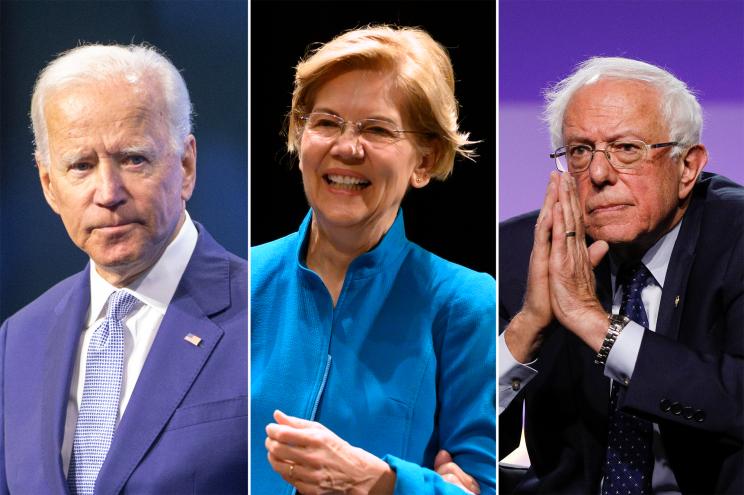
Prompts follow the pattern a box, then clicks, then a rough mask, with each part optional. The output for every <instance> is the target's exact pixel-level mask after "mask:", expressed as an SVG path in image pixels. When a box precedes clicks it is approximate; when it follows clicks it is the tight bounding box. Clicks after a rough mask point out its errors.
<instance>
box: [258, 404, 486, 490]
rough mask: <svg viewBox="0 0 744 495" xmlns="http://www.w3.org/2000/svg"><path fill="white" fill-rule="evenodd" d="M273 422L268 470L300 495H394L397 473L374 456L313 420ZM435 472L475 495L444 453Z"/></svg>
mask: <svg viewBox="0 0 744 495" xmlns="http://www.w3.org/2000/svg"><path fill="white" fill-rule="evenodd" d="M274 420H275V421H276V423H270V424H268V425H267V426H266V441H265V445H266V449H267V450H268V458H269V463H271V467H272V468H273V469H274V471H276V472H277V473H279V475H280V476H281V477H282V478H284V480H285V481H287V482H288V483H290V484H292V485H294V486H295V487H296V488H297V491H298V492H299V493H301V494H303V495H320V494H339V493H343V494H359V495H362V494H363V495H367V494H380V495H382V494H392V493H393V489H394V487H395V473H394V471H393V470H392V469H391V468H390V466H389V465H388V464H387V463H386V462H384V461H383V460H382V459H380V458H378V457H376V456H375V455H373V454H371V453H369V452H367V451H365V450H363V449H360V448H358V447H354V446H352V445H350V444H349V443H348V442H346V441H345V440H343V439H342V438H340V437H339V436H338V435H336V434H335V433H333V432H332V431H331V430H329V429H328V428H326V427H325V426H323V425H322V424H320V423H317V422H315V421H308V420H305V419H301V418H296V417H293V416H288V415H286V414H284V413H282V412H281V411H275V412H274ZM434 467H435V469H436V471H437V472H438V473H439V474H440V475H442V477H443V478H444V479H445V480H446V481H448V482H450V483H452V484H455V485H457V486H459V487H460V488H462V489H464V490H465V491H466V492H467V493H476V494H477V493H479V492H480V490H479V488H478V483H476V482H475V480H474V479H473V478H472V477H470V476H468V475H467V474H465V473H464V472H463V471H462V469H460V467H459V466H457V464H455V463H454V462H453V461H452V458H451V457H450V456H449V454H448V453H447V452H446V451H440V452H439V454H438V455H437V458H436V460H435V466H434Z"/></svg>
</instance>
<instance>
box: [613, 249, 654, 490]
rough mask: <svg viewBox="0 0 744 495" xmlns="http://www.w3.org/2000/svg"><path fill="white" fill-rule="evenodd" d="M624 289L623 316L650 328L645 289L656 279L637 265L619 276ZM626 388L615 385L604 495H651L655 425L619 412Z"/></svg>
mask: <svg viewBox="0 0 744 495" xmlns="http://www.w3.org/2000/svg"><path fill="white" fill-rule="evenodd" d="M618 282H619V283H621V284H622V285H623V300H622V304H621V306H620V313H622V314H624V315H626V316H627V317H628V318H630V319H631V320H633V321H634V322H636V323H638V324H639V325H641V326H642V327H644V328H648V317H647V316H646V309H645V308H644V307H643V300H642V299H641V292H642V291H643V288H644V287H646V286H648V285H650V284H653V283H655V281H654V276H653V275H651V272H649V271H648V269H647V268H646V267H645V266H644V265H643V263H638V264H636V265H632V266H630V267H624V268H623V269H622V270H621V273H619V274H618ZM623 389H624V387H622V386H621V385H618V384H617V382H613V383H612V393H611V394H610V408H609V436H608V442H607V459H606V462H605V478H604V482H603V484H602V495H641V494H642V495H647V494H651V493H652V488H651V478H652V476H653V471H654V455H653V451H652V443H653V424H652V423H651V421H648V420H646V419H643V418H639V417H638V416H636V415H634V414H631V413H626V412H623V411H621V410H620V409H618V408H617V405H618V402H619V396H620V394H623V393H625V390H623Z"/></svg>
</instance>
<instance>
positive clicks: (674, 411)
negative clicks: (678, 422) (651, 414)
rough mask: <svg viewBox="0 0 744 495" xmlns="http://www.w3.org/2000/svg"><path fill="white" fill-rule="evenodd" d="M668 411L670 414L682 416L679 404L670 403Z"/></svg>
mask: <svg viewBox="0 0 744 495" xmlns="http://www.w3.org/2000/svg"><path fill="white" fill-rule="evenodd" d="M670 410H671V412H672V414H676V415H677V416H679V415H680V414H682V404H680V403H679V402H672V407H671V409H670Z"/></svg>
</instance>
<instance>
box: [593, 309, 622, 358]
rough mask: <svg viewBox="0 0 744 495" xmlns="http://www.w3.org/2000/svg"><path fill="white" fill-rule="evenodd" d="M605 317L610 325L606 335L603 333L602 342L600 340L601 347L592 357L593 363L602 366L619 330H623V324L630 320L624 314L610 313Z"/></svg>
mask: <svg viewBox="0 0 744 495" xmlns="http://www.w3.org/2000/svg"><path fill="white" fill-rule="evenodd" d="M607 318H608V319H609V320H610V326H609V328H608V329H607V335H605V338H604V342H602V347H600V348H599V352H598V353H597V357H595V358H594V364H598V365H600V366H604V365H605V364H606V363H607V356H609V355H610V349H612V346H613V345H615V341H616V340H617V337H618V336H619V335H620V332H622V331H623V328H625V325H627V324H628V322H629V321H630V318H628V317H627V316H625V315H613V314H610V315H608V317H607Z"/></svg>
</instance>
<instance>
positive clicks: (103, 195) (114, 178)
mask: <svg viewBox="0 0 744 495" xmlns="http://www.w3.org/2000/svg"><path fill="white" fill-rule="evenodd" d="M126 197H127V195H126V189H125V187H124V181H123V178H122V176H121V170H120V169H119V167H117V166H115V165H113V164H111V163H106V162H101V163H99V164H98V166H97V170H96V191H95V195H94V198H93V200H94V201H95V203H96V204H97V205H98V206H101V207H103V208H109V209H111V208H116V207H117V206H119V205H120V204H122V203H124V202H125V201H126Z"/></svg>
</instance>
